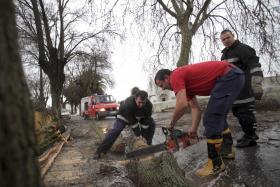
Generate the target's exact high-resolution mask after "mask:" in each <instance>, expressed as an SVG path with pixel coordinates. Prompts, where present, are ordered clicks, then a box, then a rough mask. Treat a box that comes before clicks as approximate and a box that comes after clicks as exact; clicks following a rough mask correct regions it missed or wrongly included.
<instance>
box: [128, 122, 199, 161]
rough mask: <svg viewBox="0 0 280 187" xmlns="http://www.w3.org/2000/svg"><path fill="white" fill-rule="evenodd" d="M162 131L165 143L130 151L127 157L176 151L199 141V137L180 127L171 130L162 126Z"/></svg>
mask: <svg viewBox="0 0 280 187" xmlns="http://www.w3.org/2000/svg"><path fill="white" fill-rule="evenodd" d="M162 132H163V134H164V135H165V142H164V143H161V144H157V145H151V146H149V147H145V148H142V149H137V150H135V151H131V152H128V153H126V154H125V155H126V158H138V157H142V156H147V155H150V154H153V153H157V152H161V151H170V152H176V151H178V150H179V149H180V148H186V147H188V146H190V145H193V144H195V143H197V142H198V137H196V138H193V137H190V135H189V134H188V133H187V132H183V131H181V130H179V129H172V130H170V129H168V128H166V127H162Z"/></svg>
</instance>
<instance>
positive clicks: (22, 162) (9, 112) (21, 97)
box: [0, 0, 42, 187]
mask: <svg viewBox="0 0 280 187" xmlns="http://www.w3.org/2000/svg"><path fill="white" fill-rule="evenodd" d="M0 44H1V45H0V76H1V77H0V87H1V88H0V98H1V100H0V121H1V125H0V146H1V151H0V186H1V187H17V186H18V187H21V186H38V187H40V186H42V181H41V179H40V172H39V167H38V163H37V152H36V144H35V134H34V113H33V110H32V105H31V101H30V95H29V91H28V88H27V84H26V81H25V78H24V73H23V70H22V66H21V63H20V57H19V53H18V44H17V34H16V22H15V9H14V5H13V1H10V0H2V1H0Z"/></svg>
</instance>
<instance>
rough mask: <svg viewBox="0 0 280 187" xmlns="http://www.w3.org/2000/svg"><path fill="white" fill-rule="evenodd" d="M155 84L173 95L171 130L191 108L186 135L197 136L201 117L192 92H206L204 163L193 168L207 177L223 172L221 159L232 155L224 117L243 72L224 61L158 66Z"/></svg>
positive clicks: (237, 90)
mask: <svg viewBox="0 0 280 187" xmlns="http://www.w3.org/2000/svg"><path fill="white" fill-rule="evenodd" d="M155 83H156V85H157V86H158V87H160V88H162V89H163V90H165V89H167V90H173V91H174V92H175V94H176V106H175V109H174V112H173V115H172V119H171V122H170V129H171V130H172V129H173V128H174V126H175V124H176V122H177V121H178V120H179V119H180V118H181V117H182V116H183V115H184V114H185V110H186V108H187V107H190V108H191V115H192V126H191V128H190V129H189V133H190V136H196V135H197V129H198V125H199V123H200V120H201V110H200V107H199V105H198V102H197V100H196V95H200V96H208V95H210V98H209V101H208V104H207V108H206V110H205V112H204V117H203V125H204V127H205V135H206V138H207V151H208V163H207V164H206V165H205V166H204V167H203V168H202V169H200V170H198V171H197V175H199V176H209V175H213V174H217V173H219V172H221V171H223V170H224V169H225V165H224V162H223V160H222V158H230V159H234V158H235V153H234V149H233V147H232V136H231V133H230V131H229V128H228V123H227V120H226V118H227V114H228V112H229V110H230V108H231V106H232V103H233V102H234V100H235V99H236V98H237V96H238V95H239V93H240V91H241V89H242V87H243V85H244V73H243V72H242V71H241V70H240V69H239V68H238V67H236V66H234V65H232V64H230V63H228V62H226V61H224V62H222V61H210V62H202V63H197V64H191V65H185V66H182V67H179V68H177V69H175V70H173V71H170V70H169V69H161V70H159V71H158V72H157V74H156V76H155ZM223 134H226V135H227V136H226V139H223Z"/></svg>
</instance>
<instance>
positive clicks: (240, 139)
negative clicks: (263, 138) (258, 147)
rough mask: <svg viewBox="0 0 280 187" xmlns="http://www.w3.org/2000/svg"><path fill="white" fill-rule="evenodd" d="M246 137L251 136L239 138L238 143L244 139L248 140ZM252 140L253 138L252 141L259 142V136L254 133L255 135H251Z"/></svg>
mask: <svg viewBox="0 0 280 187" xmlns="http://www.w3.org/2000/svg"><path fill="white" fill-rule="evenodd" d="M246 136H249V135H246V134H244V136H242V138H239V139H238V140H237V143H238V142H241V141H243V139H244V138H246ZM251 138H252V139H255V140H256V141H257V140H258V139H259V136H258V135H257V134H256V133H255V132H254V133H253V134H252V135H251Z"/></svg>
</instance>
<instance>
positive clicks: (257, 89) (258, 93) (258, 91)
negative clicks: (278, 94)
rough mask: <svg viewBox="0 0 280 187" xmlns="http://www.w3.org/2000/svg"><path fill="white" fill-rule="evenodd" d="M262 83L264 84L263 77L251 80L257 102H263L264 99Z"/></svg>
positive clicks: (253, 77) (255, 77)
mask: <svg viewBox="0 0 280 187" xmlns="http://www.w3.org/2000/svg"><path fill="white" fill-rule="evenodd" d="M262 82H263V77H262V76H252V78H251V87H252V90H253V93H254V97H255V99H256V100H261V98H262V95H263V88H262Z"/></svg>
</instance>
